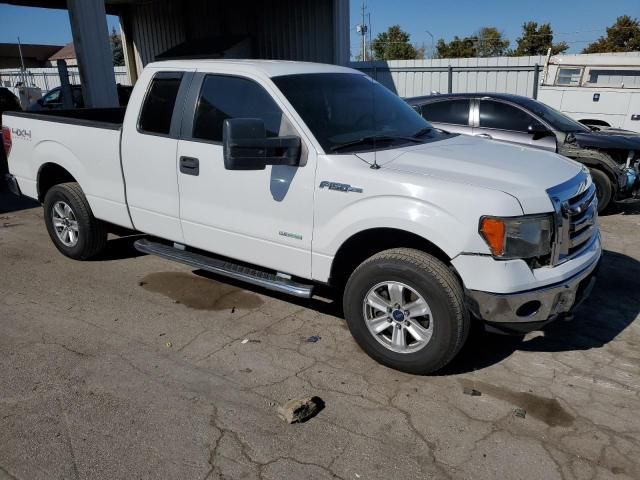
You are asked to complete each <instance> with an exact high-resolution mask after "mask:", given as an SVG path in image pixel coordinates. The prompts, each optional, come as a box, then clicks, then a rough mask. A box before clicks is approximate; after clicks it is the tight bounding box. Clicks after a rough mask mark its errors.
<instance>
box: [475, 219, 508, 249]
mask: <svg viewBox="0 0 640 480" xmlns="http://www.w3.org/2000/svg"><path fill="white" fill-rule="evenodd" d="M505 230H506V229H505V225H504V221H502V220H500V219H499V218H491V217H485V218H483V219H482V222H481V223H480V233H482V236H483V237H484V239H485V241H486V242H487V244H488V245H489V248H490V249H491V253H493V254H494V255H495V256H496V257H500V256H502V254H503V253H504V235H505Z"/></svg>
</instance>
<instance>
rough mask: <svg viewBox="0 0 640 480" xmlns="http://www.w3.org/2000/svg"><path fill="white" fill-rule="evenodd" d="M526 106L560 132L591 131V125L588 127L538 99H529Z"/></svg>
mask: <svg viewBox="0 0 640 480" xmlns="http://www.w3.org/2000/svg"><path fill="white" fill-rule="evenodd" d="M525 107H527V108H528V109H529V110H531V112H533V113H535V114H536V115H538V116H539V117H540V118H542V119H543V120H544V121H546V122H547V123H548V124H549V125H551V126H552V127H553V128H554V129H555V130H558V131H560V132H564V133H576V132H588V131H590V130H589V127H586V126H585V125H583V124H582V123H580V122H577V121H575V120H574V119H573V118H570V117H567V116H566V115H565V114H564V113H561V112H559V111H558V110H555V109H553V108H551V107H550V106H548V105H545V104H544V103H542V102H538V101H537V100H530V99H527V100H526V102H525Z"/></svg>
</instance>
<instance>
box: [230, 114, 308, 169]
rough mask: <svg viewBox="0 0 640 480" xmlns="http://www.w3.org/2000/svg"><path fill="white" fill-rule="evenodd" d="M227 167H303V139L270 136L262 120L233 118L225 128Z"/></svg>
mask: <svg viewBox="0 0 640 480" xmlns="http://www.w3.org/2000/svg"><path fill="white" fill-rule="evenodd" d="M222 144H223V149H224V168H226V169H227V170H264V169H265V167H266V166H267V165H287V166H297V165H299V164H300V151H301V142H300V137H296V136H293V135H291V136H286V137H267V132H266V129H265V127H264V122H263V121H262V120H260V119H259V118H229V119H227V120H225V121H224V124H223V127H222Z"/></svg>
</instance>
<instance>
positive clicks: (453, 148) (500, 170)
mask: <svg viewBox="0 0 640 480" xmlns="http://www.w3.org/2000/svg"><path fill="white" fill-rule="evenodd" d="M373 155H374V154H373V153H368V154H367V156H369V157H370V158H366V157H363V158H365V159H366V160H368V161H372V160H373ZM376 156H377V158H376V160H377V162H378V164H379V165H380V166H381V167H383V168H385V169H389V170H395V171H400V172H404V173H409V174H415V175H425V176H430V177H434V178H439V179H442V180H446V181H451V182H457V183H461V184H468V185H474V186H476V187H482V188H487V189H492V190H499V191H502V192H505V193H507V194H509V195H512V196H513V197H515V198H516V199H517V200H518V201H519V202H520V205H521V206H522V210H523V211H524V213H526V214H532V213H545V212H550V211H552V209H553V207H552V204H551V201H550V199H549V196H548V194H547V192H546V190H548V189H549V188H551V187H554V186H556V185H559V184H561V183H563V182H566V181H567V180H570V179H572V178H573V177H575V176H576V175H578V174H579V173H580V172H581V170H582V166H581V165H580V164H578V163H576V162H574V161H572V160H569V159H567V158H565V157H562V156H560V155H557V154H555V153H551V152H545V151H542V150H539V149H533V148H527V147H521V146H516V145H509V144H505V143H501V142H496V141H492V140H484V139H479V138H473V137H469V136H455V137H451V138H448V139H445V140H440V141H435V142H432V143H426V144H421V145H417V146H408V147H405V148H402V149H396V150H392V151H389V150H386V151H381V152H377V153H376Z"/></svg>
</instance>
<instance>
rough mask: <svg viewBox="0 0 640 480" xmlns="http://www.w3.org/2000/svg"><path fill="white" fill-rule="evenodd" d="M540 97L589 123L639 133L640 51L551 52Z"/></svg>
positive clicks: (558, 108) (545, 101) (541, 99)
mask: <svg viewBox="0 0 640 480" xmlns="http://www.w3.org/2000/svg"><path fill="white" fill-rule="evenodd" d="M538 99H539V100H540V101H542V102H544V103H546V104H547V105H550V106H552V107H554V108H555V109H557V110H560V111H561V112H563V113H565V114H567V115H569V116H570V117H572V118H574V119H575V120H578V121H579V122H582V123H585V124H587V125H593V126H597V127H612V128H621V129H625V130H631V131H634V132H638V133H640V52H633V53H631V54H626V55H617V54H606V55H563V56H550V57H548V58H547V61H546V63H545V67H544V71H543V75H542V83H541V85H540V89H539V93H538Z"/></svg>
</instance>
